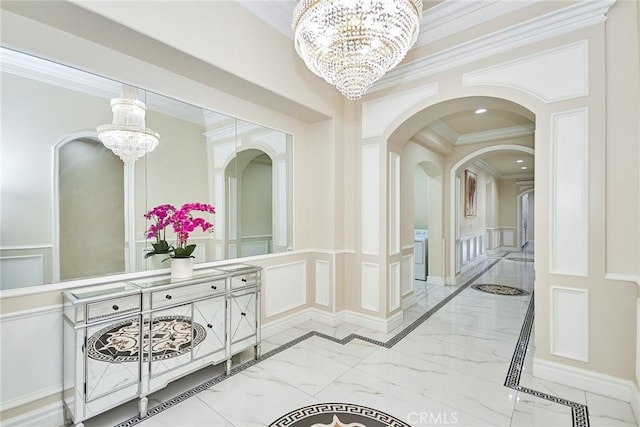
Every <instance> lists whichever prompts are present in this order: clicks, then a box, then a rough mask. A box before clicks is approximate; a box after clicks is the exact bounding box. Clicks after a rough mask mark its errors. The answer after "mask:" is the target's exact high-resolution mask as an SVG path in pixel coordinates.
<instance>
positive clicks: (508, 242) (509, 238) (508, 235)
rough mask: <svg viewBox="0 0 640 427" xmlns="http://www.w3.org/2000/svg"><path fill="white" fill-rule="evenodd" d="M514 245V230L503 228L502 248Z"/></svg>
mask: <svg viewBox="0 0 640 427" xmlns="http://www.w3.org/2000/svg"><path fill="white" fill-rule="evenodd" d="M515 245H516V230H515V229H513V228H505V229H503V230H502V246H515Z"/></svg>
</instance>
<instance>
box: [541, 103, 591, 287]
mask: <svg viewBox="0 0 640 427" xmlns="http://www.w3.org/2000/svg"><path fill="white" fill-rule="evenodd" d="M551 123H552V130H551V212H550V218H549V219H550V225H551V227H550V232H551V236H550V246H551V247H550V248H549V254H550V258H551V259H550V265H551V272H552V273H553V274H565V275H571V276H581V277H586V276H588V275H589V269H588V263H589V238H588V232H589V230H588V225H589V199H588V191H589V164H588V161H589V159H588V143H589V141H588V130H587V129H588V111H587V109H586V108H582V109H578V110H572V111H565V112H562V113H557V114H552V115H551Z"/></svg>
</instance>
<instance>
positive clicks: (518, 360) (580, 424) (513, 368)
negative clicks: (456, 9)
mask: <svg viewBox="0 0 640 427" xmlns="http://www.w3.org/2000/svg"><path fill="white" fill-rule="evenodd" d="M509 254H510V252H507V253H504V254H501V255H499V256H497V257H495V258H493V259H494V260H493V261H492V262H491V263H490V264H489V265H488V266H487V267H485V268H484V269H482V270H481V271H480V272H478V273H476V274H475V275H474V276H473V277H471V278H470V279H469V280H467V281H466V282H465V283H464V284H463V285H461V286H460V287H458V288H457V289H456V290H455V291H453V292H452V293H451V294H449V295H448V296H446V297H445V298H443V299H442V301H440V302H439V303H438V304H436V305H435V306H433V307H432V308H431V309H429V311H427V312H426V313H424V314H422V315H421V316H420V317H418V318H417V319H416V320H414V321H413V322H412V323H411V324H409V325H408V326H407V327H406V328H404V329H403V330H402V331H400V332H398V333H397V334H396V335H394V336H393V337H392V338H391V339H389V340H388V341H386V342H383V341H379V340H374V339H372V338H369V337H365V336H363V335H359V334H349V335H347V336H346V337H344V338H336V337H332V336H331V335H327V334H324V333H322V332H318V331H311V332H307V333H306V334H303V335H301V336H299V337H298V338H295V339H293V340H291V341H289V342H287V343H285V344H283V345H281V346H280V347H277V348H274V349H273V350H270V351H268V352H266V353H264V354H262V355H261V356H260V357H259V358H258V359H257V360H256V359H252V360H250V361H248V362H246V363H243V364H241V365H238V366H235V367H234V368H232V369H231V371H230V372H229V375H225V374H222V375H219V376H217V377H214V378H212V379H210V380H209V381H206V382H204V383H202V384H200V385H198V386H196V387H194V388H192V389H190V390H187V391H186V392H184V393H181V394H179V395H177V396H176V397H174V398H172V399H169V400H168V401H166V402H163V403H161V404H159V405H156V406H154V407H152V408H150V409H149V410H148V411H147V416H146V417H144V418H141V417H140V416H139V415H137V416H135V417H132V418H130V419H128V420H126V421H124V422H122V423H120V424H117V425H116V426H114V427H131V426H134V425H136V424H138V423H140V422H142V421H144V420H146V419H148V418H149V417H152V416H154V415H157V414H159V413H161V412H163V411H165V410H166V409H169V408H171V407H172V406H175V405H177V404H178V403H180V402H183V401H184V400H186V399H188V398H190V397H192V396H195V395H196V394H198V393H200V392H202V391H204V390H206V389H208V388H210V387H213V386H214V385H216V384H218V383H220V382H222V381H224V380H226V379H228V378H230V377H232V376H234V375H236V374H239V373H240V372H242V371H245V370H247V369H249V368H251V367H252V366H254V365H256V364H258V363H260V362H262V361H264V360H267V359H269V358H271V357H273V356H275V355H276V354H278V353H281V352H283V351H284V350H287V349H288V348H291V347H293V346H295V345H297V344H299V343H301V342H303V341H305V340H307V339H309V338H311V337H320V338H324V339H326V340H329V341H333V342H335V343H338V344H342V345H345V344H348V343H349V342H351V341H353V340H354V339H359V340H362V341H366V342H368V343H371V344H375V345H378V346H380V347H385V348H392V347H393V346H395V345H396V344H397V343H399V342H400V341H401V340H402V339H403V338H405V337H406V336H407V335H409V334H410V333H411V332H413V331H414V330H415V329H416V328H417V327H418V326H420V325H421V324H422V323H424V322H425V321H426V320H427V319H429V318H430V317H431V316H433V315H434V314H435V313H436V312H438V311H439V310H440V309H441V308H442V307H444V306H445V305H446V304H447V303H449V301H451V300H452V299H453V298H455V297H456V296H458V295H459V294H460V293H461V292H462V291H464V290H465V289H467V288H468V287H469V286H471V284H472V283H473V282H474V281H476V280H477V279H479V278H480V277H481V276H482V275H483V274H485V273H486V272H487V271H489V270H491V269H492V268H493V267H494V266H495V265H496V264H498V263H499V262H500V261H503V260H504V259H508V258H507V256H508V255H509ZM533 319H534V295H533V293H532V295H531V301H530V302H529V307H528V308H527V313H526V315H525V319H524V322H523V325H522V329H521V330H520V336H519V337H518V342H517V344H516V349H515V351H514V354H513V357H512V359H511V364H510V366H509V370H508V371H507V377H506V379H505V383H504V385H505V387H509V388H511V389H513V390H516V391H520V392H523V393H526V394H530V395H532V396H536V397H539V398H541V399H545V400H549V401H551V402H555V403H558V404H561V405H565V406H568V407H570V408H571V414H572V419H573V427H589V412H588V408H587V406H586V405H582V404H580V403H576V402H572V401H570V400H566V399H562V398H560V397H557V396H551V395H549V394H546V393H542V392H539V391H536V390H532V389H529V388H527V387H523V386H521V385H520V375H521V373H522V368H523V366H524V358H525V354H526V351H527V346H528V345H529V338H530V336H531V331H532V327H533Z"/></svg>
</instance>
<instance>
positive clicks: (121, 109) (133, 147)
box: [97, 85, 160, 163]
mask: <svg viewBox="0 0 640 427" xmlns="http://www.w3.org/2000/svg"><path fill="white" fill-rule="evenodd" d="M111 111H112V112H113V122H112V123H111V124H108V125H101V126H98V128H97V132H98V138H99V139H100V141H102V143H103V144H104V146H105V147H107V148H108V149H110V150H111V151H113V152H114V154H116V155H117V156H118V157H120V158H121V159H122V161H123V162H125V163H133V162H135V161H136V160H138V159H139V158H140V157H142V156H144V155H145V154H146V153H149V152H151V151H153V150H154V149H155V148H156V147H157V146H158V140H159V138H160V135H158V133H157V132H154V131H152V130H151V129H149V128H147V127H146V124H145V116H146V106H145V104H144V102H142V101H140V100H139V99H138V89H137V88H135V87H132V86H128V85H123V87H122V95H121V97H120V98H114V99H112V100H111Z"/></svg>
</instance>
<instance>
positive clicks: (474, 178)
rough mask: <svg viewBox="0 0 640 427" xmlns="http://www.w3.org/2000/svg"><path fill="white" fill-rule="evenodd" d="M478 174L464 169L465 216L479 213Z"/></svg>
mask: <svg viewBox="0 0 640 427" xmlns="http://www.w3.org/2000/svg"><path fill="white" fill-rule="evenodd" d="M477 188H478V175H476V174H475V173H473V172H471V171H470V170H468V169H465V171H464V216H476V215H478V192H477V191H476V190H477Z"/></svg>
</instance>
